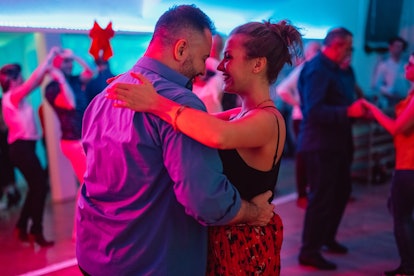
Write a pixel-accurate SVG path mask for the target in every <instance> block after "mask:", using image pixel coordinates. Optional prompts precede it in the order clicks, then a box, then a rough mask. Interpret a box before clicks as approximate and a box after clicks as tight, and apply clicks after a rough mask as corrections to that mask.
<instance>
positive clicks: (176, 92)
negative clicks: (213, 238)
mask: <svg viewBox="0 0 414 276" xmlns="http://www.w3.org/2000/svg"><path fill="white" fill-rule="evenodd" d="M213 30H214V26H213V23H212V22H211V20H210V19H209V18H208V17H207V16H206V15H205V14H204V13H203V12H202V11H201V10H200V9H198V8H196V7H195V6H193V5H182V6H174V7H173V8H171V9H170V10H168V11H167V12H165V13H164V14H163V15H162V16H161V17H160V19H159V20H158V22H157V24H156V26H155V30H154V34H153V37H152V39H151V42H150V44H149V46H148V49H147V51H146V53H145V55H144V57H142V58H141V59H140V60H138V62H137V63H136V64H135V66H134V67H133V68H132V69H131V70H130V72H139V73H141V74H143V75H145V76H146V78H148V79H149V80H151V81H152V83H153V84H154V86H155V88H156V89H157V91H158V92H159V93H160V94H162V95H163V96H165V97H168V98H170V99H172V100H174V101H176V102H179V103H180V104H183V105H187V106H191V107H193V108H198V109H203V110H205V107H204V105H203V104H202V102H201V100H200V99H199V98H198V97H197V96H196V95H195V94H194V93H193V92H192V91H191V90H190V89H189V88H190V87H191V84H192V79H193V78H194V77H195V76H197V75H201V74H203V73H204V71H205V60H206V59H207V57H208V56H209V53H210V48H211V40H212V31H213ZM130 72H129V73H126V74H123V75H122V76H120V77H119V78H118V79H116V80H115V81H114V82H123V83H128V82H129V83H136V82H137V81H136V80H135V79H134V78H133V77H132V76H131V75H130ZM104 94H105V93H100V94H98V95H97V96H96V97H95V98H94V99H93V100H92V102H91V104H90V105H89V106H88V108H87V110H86V112H85V116H84V121H83V122H84V124H83V132H82V137H83V145H84V148H85V152H86V157H87V164H88V167H87V171H86V174H85V182H84V185H83V186H82V189H81V194H80V198H79V201H78V212H77V225H78V226H77V238H76V242H77V244H76V255H77V258H78V263H79V267H80V269H81V270H82V271H83V273H84V274H85V275H87V274H90V275H204V274H205V272H206V263H207V228H206V227H205V226H207V225H222V224H228V223H249V224H266V223H267V222H268V221H269V220H270V218H271V217H272V215H273V206H272V205H271V204H269V203H268V199H269V196H270V195H271V192H268V193H265V194H263V195H259V196H258V197H256V198H255V199H254V202H255V203H256V204H258V205H254V204H252V203H248V202H246V201H242V200H241V199H240V195H239V193H238V192H237V190H236V189H235V188H234V187H233V186H232V185H231V184H230V183H229V182H228V180H227V179H226V177H225V176H224V175H223V174H222V165H221V162H220V159H219V155H218V152H217V151H216V150H213V149H211V148H208V147H206V146H203V145H201V144H199V143H197V142H195V141H194V140H192V139H190V138H189V137H187V136H185V135H183V134H182V133H180V132H178V131H175V130H174V129H173V128H172V127H171V126H170V125H169V124H167V123H165V122H164V121H162V120H161V119H159V118H158V117H155V116H153V115H151V114H147V113H136V112H134V111H132V110H129V109H118V108H114V107H113V103H112V102H111V101H110V100H108V99H106V98H105V95H104ZM176 116H178V114H176Z"/></svg>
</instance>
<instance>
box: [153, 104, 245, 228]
mask: <svg viewBox="0 0 414 276" xmlns="http://www.w3.org/2000/svg"><path fill="white" fill-rule="evenodd" d="M194 97H195V96H194ZM200 103H201V102H200ZM183 104H185V105H189V106H193V107H194V108H197V109H201V108H202V105H197V103H194V101H193V102H188V101H187V102H183ZM155 120H156V122H155V123H156V124H158V128H159V133H160V137H161V140H162V143H163V145H162V147H163V155H164V157H163V160H164V166H165V168H166V169H167V171H168V173H169V175H170V177H171V179H172V181H173V183H174V185H173V189H174V192H175V196H176V198H177V200H178V202H179V203H180V204H181V205H182V206H184V209H185V212H186V213H187V214H188V215H190V216H192V217H194V218H195V219H196V220H197V221H198V222H199V223H200V224H202V225H224V224H228V222H229V221H230V220H231V219H233V218H234V217H235V216H236V214H237V213H238V211H239V210H240V208H241V198H240V194H239V192H238V191H237V189H236V188H235V187H234V186H233V185H232V184H231V183H230V182H229V180H228V179H227V178H226V176H225V175H224V174H223V166H222V163H221V160H220V157H219V154H218V151H217V150H216V149H213V148H209V147H207V146H204V145H202V144H201V143H199V142H197V141H195V140H193V139H192V138H190V137H188V136H186V135H184V134H183V133H181V132H179V131H175V130H174V129H173V128H172V126H171V125H169V124H167V123H165V122H164V121H161V120H160V119H158V118H155Z"/></svg>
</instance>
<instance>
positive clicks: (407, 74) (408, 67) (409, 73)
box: [405, 55, 414, 82]
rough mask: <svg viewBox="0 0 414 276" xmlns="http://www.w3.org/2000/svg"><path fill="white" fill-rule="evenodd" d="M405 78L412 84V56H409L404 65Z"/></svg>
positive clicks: (413, 66) (413, 79)
mask: <svg viewBox="0 0 414 276" xmlns="http://www.w3.org/2000/svg"><path fill="white" fill-rule="evenodd" d="M405 78H406V79H407V80H409V81H411V82H414V55H410V58H409V59H408V62H407V64H406V65H405Z"/></svg>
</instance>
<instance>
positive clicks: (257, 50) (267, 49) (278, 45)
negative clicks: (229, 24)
mask: <svg viewBox="0 0 414 276" xmlns="http://www.w3.org/2000/svg"><path fill="white" fill-rule="evenodd" d="M235 34H242V35H245V36H246V40H245V42H244V45H243V46H244V48H245V49H246V55H247V58H257V57H265V58H266V59H267V64H268V65H267V78H268V81H269V84H271V83H273V82H275V81H276V79H277V76H278V75H279V72H280V70H282V68H283V66H284V65H285V64H286V63H287V64H289V65H292V61H293V57H294V56H299V55H301V54H302V48H303V43H302V35H301V33H300V32H299V31H298V29H297V28H296V27H294V26H292V25H290V24H289V23H288V21H286V20H283V21H280V22H278V23H271V22H270V21H264V22H263V23H261V22H250V23H246V24H243V25H241V26H239V27H236V28H235V29H234V30H233V31H232V32H231V33H230V35H235Z"/></svg>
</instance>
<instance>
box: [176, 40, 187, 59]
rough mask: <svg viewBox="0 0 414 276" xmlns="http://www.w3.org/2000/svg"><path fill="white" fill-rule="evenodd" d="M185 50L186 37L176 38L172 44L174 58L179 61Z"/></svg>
mask: <svg viewBox="0 0 414 276" xmlns="http://www.w3.org/2000/svg"><path fill="white" fill-rule="evenodd" d="M187 52H188V42H187V40H186V39H180V40H178V41H177V42H176V43H175V46H174V58H175V59H176V60H179V61H180V60H182V59H184V58H186V55H187Z"/></svg>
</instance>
